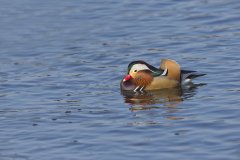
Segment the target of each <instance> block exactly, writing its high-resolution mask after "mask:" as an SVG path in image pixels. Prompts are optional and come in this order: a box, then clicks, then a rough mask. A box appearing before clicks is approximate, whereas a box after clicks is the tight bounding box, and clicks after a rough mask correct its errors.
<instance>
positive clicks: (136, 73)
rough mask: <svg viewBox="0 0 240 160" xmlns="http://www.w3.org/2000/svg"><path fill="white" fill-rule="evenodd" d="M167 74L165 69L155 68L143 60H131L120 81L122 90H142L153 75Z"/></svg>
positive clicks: (149, 82)
mask: <svg viewBox="0 0 240 160" xmlns="http://www.w3.org/2000/svg"><path fill="white" fill-rule="evenodd" d="M165 74H167V69H166V70H162V69H158V68H155V67H153V66H151V65H149V64H148V63H146V62H144V61H133V62H131V63H130V64H129V65H128V74H127V75H126V76H125V77H124V78H123V80H122V82H121V89H122V90H134V91H137V90H139V91H142V90H143V89H144V88H145V87H147V86H148V85H149V84H151V82H152V81H153V79H154V77H156V76H160V75H165Z"/></svg>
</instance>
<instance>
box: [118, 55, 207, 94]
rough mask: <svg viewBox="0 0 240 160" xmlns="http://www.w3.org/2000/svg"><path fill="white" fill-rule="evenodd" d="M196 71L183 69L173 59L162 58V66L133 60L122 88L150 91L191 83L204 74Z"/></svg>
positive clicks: (124, 89)
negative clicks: (156, 66)
mask: <svg viewBox="0 0 240 160" xmlns="http://www.w3.org/2000/svg"><path fill="white" fill-rule="evenodd" d="M203 75H205V74H198V73H197V72H196V71H189V70H181V68H180V65H179V64H178V63H177V62H176V61H174V60H171V59H162V60H161V63H160V68H155V67H154V66H152V65H150V64H148V63H146V62H144V61H141V60H140V61H133V62H131V63H130V64H129V65H128V75H126V76H125V77H124V78H123V79H122V81H121V83H120V87H121V90H123V91H126V90H132V91H134V92H137V91H141V92H142V91H144V90H146V91H150V90H159V89H165V88H174V87H179V86H183V85H186V84H188V83H191V80H192V79H193V78H196V77H199V76H203Z"/></svg>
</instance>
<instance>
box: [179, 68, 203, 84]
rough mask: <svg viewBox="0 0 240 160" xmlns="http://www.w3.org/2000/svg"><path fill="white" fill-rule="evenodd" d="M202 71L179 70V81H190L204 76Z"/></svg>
mask: <svg viewBox="0 0 240 160" xmlns="http://www.w3.org/2000/svg"><path fill="white" fill-rule="evenodd" d="M204 75H206V74H204V73H197V72H196V71H189V70H181V82H182V83H186V82H191V80H192V79H194V78H197V77H201V76H204Z"/></svg>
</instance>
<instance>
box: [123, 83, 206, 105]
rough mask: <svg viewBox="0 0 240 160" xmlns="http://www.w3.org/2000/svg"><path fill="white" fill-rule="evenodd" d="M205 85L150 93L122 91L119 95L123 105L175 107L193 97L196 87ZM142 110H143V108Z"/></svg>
mask: <svg viewBox="0 0 240 160" xmlns="http://www.w3.org/2000/svg"><path fill="white" fill-rule="evenodd" d="M202 85H205V84H192V85H191V86H189V87H185V88H182V87H176V88H166V89H161V90H152V91H138V92H134V91H130V90H122V91H121V93H122V95H123V97H124V100H125V103H128V104H131V105H141V106H142V107H144V106H145V107H147V106H149V105H152V104H169V105H171V106H175V105H177V104H179V103H181V102H182V101H183V100H185V99H187V98H190V97H193V96H194V95H195V94H196V89H197V87H198V86H202ZM143 109H144V108H143ZM145 109H150V108H148V107H147V108H145Z"/></svg>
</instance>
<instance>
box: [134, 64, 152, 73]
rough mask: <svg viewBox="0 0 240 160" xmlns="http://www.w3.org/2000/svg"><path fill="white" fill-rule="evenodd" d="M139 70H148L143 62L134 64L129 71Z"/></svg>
mask: <svg viewBox="0 0 240 160" xmlns="http://www.w3.org/2000/svg"><path fill="white" fill-rule="evenodd" d="M141 70H150V69H149V68H148V67H147V66H146V65H145V64H134V65H133V66H132V68H131V71H133V72H136V71H141Z"/></svg>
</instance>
